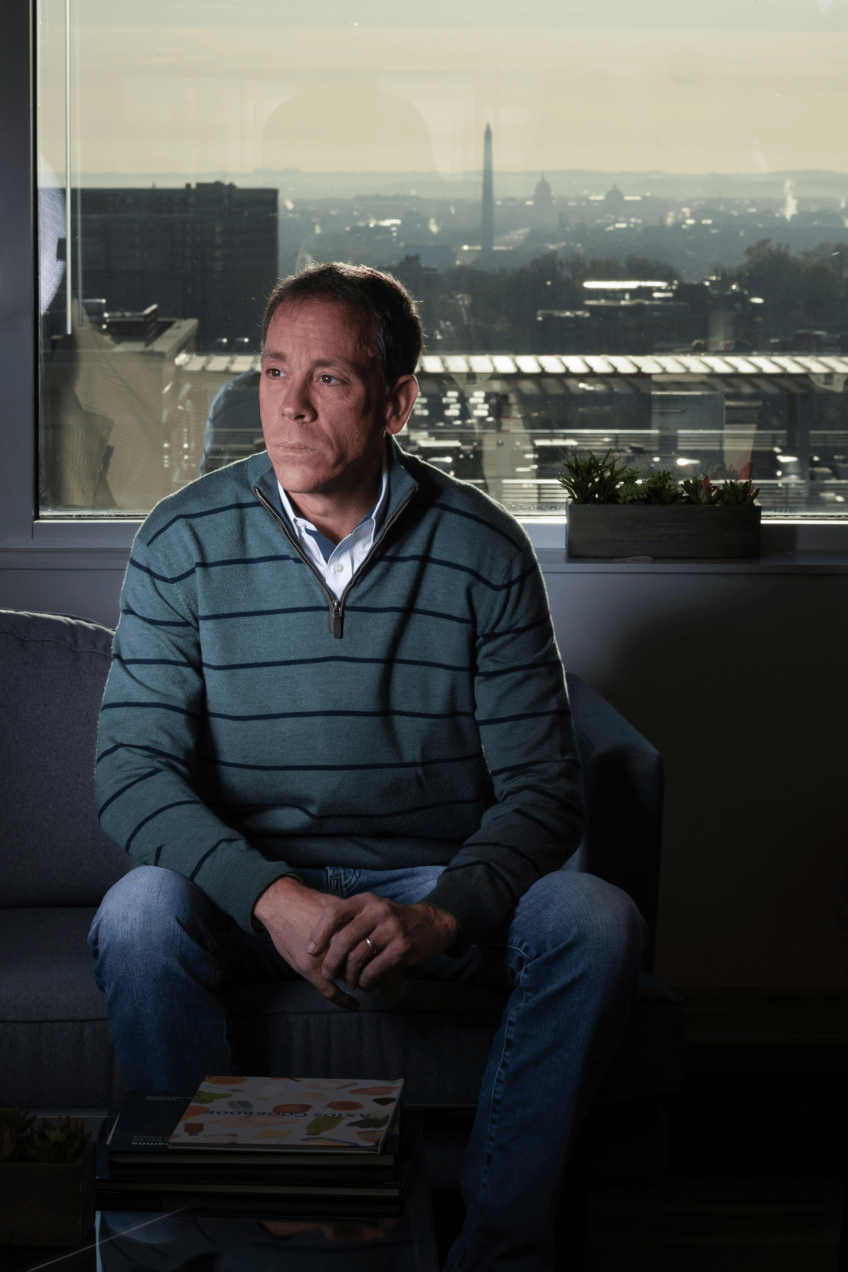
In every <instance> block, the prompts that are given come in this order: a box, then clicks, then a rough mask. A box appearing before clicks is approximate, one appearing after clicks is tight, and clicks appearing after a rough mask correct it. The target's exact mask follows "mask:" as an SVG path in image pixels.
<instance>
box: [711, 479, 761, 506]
mask: <svg viewBox="0 0 848 1272" xmlns="http://www.w3.org/2000/svg"><path fill="white" fill-rule="evenodd" d="M759 493H760V488H759V486H758V487H757V488H756V490H755V489H754V485H753V483H752V482H750V481H726V482H725V483H724V491H723V498H722V501H721V502H722V503H723V504H752V503H753V502H754V500H755V499H756V497H757V495H758V494H759Z"/></svg>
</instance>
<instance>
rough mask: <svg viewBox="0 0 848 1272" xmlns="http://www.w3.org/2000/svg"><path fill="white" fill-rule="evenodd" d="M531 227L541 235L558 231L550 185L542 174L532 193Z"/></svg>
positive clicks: (556, 215) (557, 218) (557, 219)
mask: <svg viewBox="0 0 848 1272" xmlns="http://www.w3.org/2000/svg"><path fill="white" fill-rule="evenodd" d="M530 223H531V227H532V229H534V230H537V231H539V232H540V233H543V234H551V233H554V232H556V231H558V230H559V216H558V214H557V210H556V208H555V207H554V196H553V191H552V190H551V187H550V183H549V182H548V181H547V180H546V179H545V175H544V173H543V174H542V177H541V180H539V181H538V182H537V184H536V189H535V190H534V191H533V208H532V216H531V222H530Z"/></svg>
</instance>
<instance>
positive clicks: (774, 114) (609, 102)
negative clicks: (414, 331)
mask: <svg viewBox="0 0 848 1272" xmlns="http://www.w3.org/2000/svg"><path fill="white" fill-rule="evenodd" d="M761 7H762V6H761ZM357 9H358V13H357V17H356V19H355V20H354V19H353V18H352V17H351V13H350V10H349V6H339V5H334V4H331V3H327V4H325V5H319V6H316V8H315V12H314V13H310V14H308V15H304V13H303V11H302V10H295V9H294V8H293V6H291V5H289V4H287V3H283V2H282V0H278V2H277V3H273V2H272V3H270V4H265V5H262V6H258V5H257V6H254V5H252V4H245V3H240V4H236V3H235V0H232V3H229V4H228V3H225V4H222V5H220V6H218V7H217V8H215V9H214V10H213V11H210V10H209V9H208V7H205V6H200V5H199V4H196V3H194V2H193V0H191V2H188V0H186V2H180V0H177V2H176V3H169V4H167V5H166V4H164V3H160V0H151V3H150V4H149V5H148V6H147V8H146V9H145V11H144V13H139V11H138V10H137V8H135V7H133V6H130V5H129V4H128V3H125V2H124V0H111V2H110V3H109V4H104V3H102V0H75V4H74V6H73V10H72V11H73V14H74V26H73V29H72V31H71V32H69V33H66V32H65V28H64V21H65V5H64V3H60V2H59V0H42V3H41V4H40V12H39V23H38V41H39V77H38V89H37V92H38V112H37V118H38V129H39V132H38V144H39V153H40V156H41V177H40V179H39V185H40V201H39V202H40V212H39V216H40V242H41V246H40V257H41V266H40V281H41V293H42V311H43V314H42V324H41V340H40V351H41V414H40V420H41V423H40V435H39V455H40V466H39V484H40V502H41V515H42V516H68V515H78V516H115V515H139V514H144V513H146V512H147V511H148V510H149V508H150V507H152V506H153V504H154V503H156V502H157V501H158V500H159V499H161V498H162V497H163V496H165V495H167V494H169V493H171V492H172V491H173V490H175V489H178V488H179V487H180V486H182V485H184V484H186V483H187V482H188V481H191V480H194V479H195V478H196V477H197V476H198V474H199V473H203V472H206V471H210V470H211V469H213V468H215V467H218V466H220V465H221V464H223V463H228V462H232V460H234V459H237V458H240V457H242V456H244V455H246V454H250V453H252V452H253V451H254V450H255V449H259V448H261V446H262V437H261V426H260V423H259V417H258V410H257V407H256V402H255V375H254V372H255V367H256V364H257V357H258V352H259V348H258V333H259V324H260V321H261V315H262V309H263V306H264V298H265V296H266V295H267V293H268V291H269V290H270V288H271V287H272V286H273V283H274V281H275V280H276V278H277V277H279V276H281V275H284V274H287V273H290V272H292V271H293V270H295V269H298V268H302V267H303V266H304V265H305V264H308V263H309V262H311V261H326V260H331V259H343V260H348V261H354V262H361V263H365V264H371V265H375V266H378V267H381V268H388V269H391V270H392V271H393V272H394V273H396V274H397V276H398V277H399V278H401V279H402V281H404V282H405V284H406V285H407V286H408V287H409V289H410V290H411V292H412V293H413V295H415V296H416V298H417V300H418V302H419V305H420V309H421V313H422V319H423V322H424V326H425V331H426V336H427V353H426V355H425V357H424V359H423V362H422V366H421V368H420V381H421V396H420V398H419V401H418V404H417V405H416V408H415V411H414V412H413V416H412V418H411V420H410V424H409V427H408V431H407V434H406V442H405V444H406V445H407V446H408V448H409V449H410V450H411V451H413V452H415V453H417V454H419V455H421V456H422V457H424V458H426V459H428V460H429V462H431V463H434V464H436V465H437V466H438V467H441V468H443V469H445V471H449V472H452V473H453V474H454V475H455V476H457V477H460V478H462V479H463V480H467V481H471V482H474V483H476V484H478V485H480V486H481V487H482V488H484V489H486V490H487V491H488V492H489V493H490V494H491V495H492V496H493V497H494V498H496V499H498V500H500V501H502V502H504V503H505V504H506V506H507V507H509V508H510V509H511V510H513V511H514V512H517V513H519V514H521V513H523V514H527V515H530V514H535V515H559V516H561V515H562V513H563V509H564V503H563V499H564V496H563V492H562V490H561V487H560V486H559V484H558V482H557V481H556V473H557V471H558V469H559V466H560V463H561V456H562V454H563V453H564V452H565V451H568V450H573V449H575V448H576V449H578V450H587V449H594V450H602V451H603V450H606V449H613V450H615V451H616V452H617V453H618V454H620V455H622V456H626V457H627V458H628V459H629V460H630V461H631V462H633V463H636V464H637V465H641V466H644V467H645V468H648V467H654V468H658V467H664V468H671V469H673V470H675V471H679V472H680V474H681V476H691V475H693V473H696V472H707V471H709V472H717V471H718V470H719V469H725V470H729V471H744V472H746V473H747V472H750V475H751V477H752V479H753V480H754V482H755V484H756V485H758V486H759V487H760V489H761V497H760V502H761V503H762V505H763V508H764V511H765V512H766V513H772V514H774V515H780V514H798V513H801V512H803V513H805V515H813V516H814V515H821V516H834V515H837V516H838V515H841V514H844V513H846V512H848V509H846V507H845V503H846V497H848V496H847V495H846V490H845V489H844V487H845V484H846V482H848V420H846V394H845V384H846V380H848V208H847V207H846V201H848V177H846V175H845V172H844V158H843V151H844V146H843V143H842V137H841V124H840V121H841V119H842V118H843V116H844V111H843V94H844V82H843V81H844V71H843V68H844V62H845V57H846V56H848V34H847V33H846V30H845V27H846V25H848V23H846V21H843V18H844V15H841V14H840V11H839V10H838V8H837V7H836V6H832V7H831V9H832V11H831V9H826V7H823V6H818V7H816V6H811V7H810V12H809V13H805V15H800V16H799V15H796V16H795V17H794V18H792V21H788V20H784V19H785V18H786V15H785V14H784V15H783V18H780V19H779V18H778V17H776V16H774V14H773V13H772V14H770V13H763V14H760V13H759V11H758V13H757V15H755V16H752V17H750V24H751V25H750V26H749V28H748V29H745V30H742V29H740V28H739V22H738V21H737V18H736V17H734V15H733V13H732V11H731V7H730V6H724V7H722V6H717V7H714V11H713V12H712V13H711V15H709V16H704V15H702V16H701V17H700V18H699V19H698V21H700V22H706V23H708V24H709V25H708V28H705V29H696V28H695V27H694V26H692V25H691V23H693V22H694V18H693V17H692V14H690V13H688V11H687V12H679V13H678V12H676V11H675V16H674V18H673V21H674V22H675V23H676V25H675V26H671V25H670V22H671V21H672V19H671V18H668V19H662V20H661V17H662V15H660V16H658V11H657V9H656V6H652V5H650V4H648V3H647V0H644V2H643V0H633V3H630V4H629V5H627V6H616V5H612V6H611V7H610V8H609V12H608V13H606V10H605V13H606V26H605V27H604V28H603V29H601V28H600V27H597V26H593V25H592V23H593V22H597V21H598V18H597V15H595V16H594V17H593V16H592V15H591V14H590V13H589V12H588V10H586V9H585V8H583V7H580V6H573V7H572V8H569V7H568V6H563V5H562V4H561V3H559V2H558V0H557V2H556V3H555V2H554V0H533V3H532V4H530V6H529V8H527V9H526V12H525V11H523V12H522V14H520V15H517V14H516V13H515V12H514V11H513V9H511V8H510V7H509V6H506V5H505V4H503V3H500V0H493V3H492V4H490V5H488V6H486V12H485V13H483V12H482V6H480V5H478V4H474V3H471V0H460V2H459V3H458V4H457V5H455V6H452V8H451V11H450V12H449V13H448V12H446V11H443V10H438V11H433V13H429V12H428V13H426V14H421V13H410V12H407V11H406V10H404V11H402V12H396V11H394V10H393V11H392V12H391V15H390V18H387V12H386V9H385V6H383V5H382V4H379V3H377V0H366V2H365V3H363V4H362V5H360V6H357ZM687 15H688V16H687ZM663 21H665V25H663ZM307 22H308V23H309V24H310V25H308V26H307V25H306V23H307ZM781 22H783V25H781ZM793 22H794V26H793ZM758 23H759V26H758V25H757V24H758ZM66 34H67V35H68V38H67V39H66ZM765 101H768V102H770V103H771V105H770V107H769V109H768V110H767V111H765V110H764V108H763V102H765ZM52 174H55V176H54V175H52ZM716 174H718V175H716ZM68 213H69V214H70V215H69V216H68V218H67V219H68V221H69V228H70V237H69V238H68V237H67V230H66V228H65V219H66V215H67V214H68Z"/></svg>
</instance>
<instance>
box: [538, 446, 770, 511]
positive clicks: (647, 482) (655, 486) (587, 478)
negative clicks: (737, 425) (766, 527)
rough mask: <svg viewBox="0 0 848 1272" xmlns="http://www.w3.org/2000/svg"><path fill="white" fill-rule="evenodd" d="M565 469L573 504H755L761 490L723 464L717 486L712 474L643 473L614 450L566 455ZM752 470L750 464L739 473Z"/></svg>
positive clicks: (564, 480) (563, 475) (563, 479)
mask: <svg viewBox="0 0 848 1272" xmlns="http://www.w3.org/2000/svg"><path fill="white" fill-rule="evenodd" d="M562 464H563V467H562V472H561V473H558V474H557V480H558V481H559V482H560V484H561V485H562V486H563V488H564V489H565V492H566V494H567V495H568V496H569V497H570V498H571V500H572V502H573V503H578V504H637V505H642V504H654V505H657V504H660V505H665V506H674V505H677V504H681V505H687V504H700V505H701V506H709V507H721V506H727V505H733V504H736V505H738V504H753V502H754V500H755V499H756V497H757V495H758V494H759V493H760V492H759V490H758V489H755V488H754V486H753V485H752V483H751V481H750V480H741V481H736V480H734V479H733V478H734V477H735V476H736V474H735V473H733V474H731V473H730V472H728V470H726V469H724V467H723V466H722V467H721V471H720V472H718V471H717V472H716V474H715V475H716V476H719V477H721V479H722V480H723V482H724V485H722V486H717V485H713V483H712V481H711V476H712V474H709V473H706V474H704V475H703V476H700V477H694V478H692V477H690V478H685V479H684V480H683V481H679V480H678V478H677V477H676V475H675V474H674V473H672V472H669V471H668V469H662V471H659V472H646V473H640V472H639V471H638V469H636V468H629V467H628V466H627V465H626V464H619V463H618V461H617V459H616V458H615V457H614V455H613V453H612V451H611V450H608V451H607V452H606V454H605V455H601V456H598V455H595V454H593V452H592V451H589V453H588V455H586V457H585V458H581V457H580V456H579V455H578V454H577V453H576V452H575V453H574V454H573V455H571V456H563V459H562ZM746 473H748V474H749V473H750V465H746V466H745V468H744V469H743V470H742V472H741V473H740V474H739V476H740V477H742V476H743V475H744V474H746Z"/></svg>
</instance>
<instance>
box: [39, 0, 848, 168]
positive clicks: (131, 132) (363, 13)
mask: <svg viewBox="0 0 848 1272" xmlns="http://www.w3.org/2000/svg"><path fill="white" fill-rule="evenodd" d="M74 10H75V12H76V13H77V15H78V22H77V25H76V26H75V27H74V29H73V31H72V38H71V54H72V56H71V66H72V71H71V84H70V88H71V104H72V110H71V118H72V128H71V140H72V168H73V170H74V171H75V173H81V174H83V175H84V174H85V173H87V172H88V173H94V172H97V173H104V172H119V173H124V174H136V173H137V174H139V175H140V176H141V175H143V174H145V173H163V172H173V173H176V174H181V175H184V176H185V178H186V180H189V179H191V178H192V177H195V176H197V175H200V174H203V173H208V172H212V171H226V172H228V173H232V174H233V175H234V176H235V177H237V176H238V174H240V173H250V172H253V171H254V170H256V169H262V168H270V169H284V168H300V169H301V170H303V171H314V172H322V171H346V172H361V171H372V170H377V171H382V172H394V171H397V172H409V171H413V172H415V171H421V172H430V171H436V172H439V173H441V174H442V175H444V176H445V177H449V176H451V175H454V174H458V173H461V172H465V171H469V170H473V169H479V167H480V165H481V161H482V137H483V130H484V128H485V125H486V123H487V122H490V123H491V125H492V129H493V134H494V158H495V166H496V168H500V169H505V170H510V171H521V172H527V173H537V174H539V173H542V172H546V171H547V172H553V171H557V170H562V169H574V168H580V169H583V168H585V169H595V170H600V171H607V172H628V171H632V172H645V171H652V170H653V171H662V172H677V173H704V172H722V173H753V172H779V171H785V170H802V169H829V170H833V171H838V172H848V143H846V137H845V126H844V120H845V118H846V84H848V76H846V71H845V67H846V66H848V0H735V2H734V3H730V2H729V0H714V2H713V3H711V4H707V3H702V0H628V3H624V2H623V0H525V2H524V3H523V4H521V5H518V4H515V3H514V0H510V2H509V3H507V0H456V2H455V3H442V2H441V0H437V2H435V3H431V4H428V5H427V6H426V9H424V10H423V11H422V10H420V9H418V8H417V7H416V6H412V5H408V4H389V3H386V2H385V0H323V2H322V0H315V2H314V3H312V4H310V5H306V4H303V3H301V4H295V3H293V2H291V0H268V2H267V3H265V4H259V3H254V2H253V0H244V2H243V3H242V2H240V0H205V2H203V3H201V2H200V0H170V2H169V3H167V4H165V3H162V0H148V3H147V4H145V5H144V6H139V5H138V4H137V3H135V2H133V3H132V4H130V3H128V2H127V0H75V4H74ZM140 13H143V14H144V15H145V21H144V23H140V22H139V15H140ZM40 14H41V21H40V23H39V30H40V40H39V48H40V73H39V105H40V129H41V133H40V144H41V148H42V152H43V154H44V156H45V157H46V159H47V161H48V163H50V164H51V166H52V167H53V168H54V171H56V172H57V174H59V175H61V174H62V173H63V172H64V166H65V160H64V153H65V142H64V124H65V69H64V67H65V32H64V3H63V2H62V0H41V5H40ZM424 17H426V25H423V24H422V22H423V18H424ZM389 19H391V20H392V22H393V25H389V24H388V22H389Z"/></svg>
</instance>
